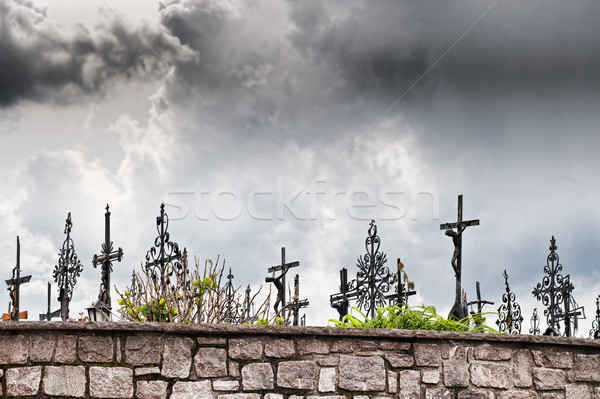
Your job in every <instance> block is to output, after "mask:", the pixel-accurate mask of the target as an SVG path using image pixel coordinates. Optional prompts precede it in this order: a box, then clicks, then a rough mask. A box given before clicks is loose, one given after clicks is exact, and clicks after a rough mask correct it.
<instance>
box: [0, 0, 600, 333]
mask: <svg viewBox="0 0 600 399" xmlns="http://www.w3.org/2000/svg"><path fill="white" fill-rule="evenodd" d="M599 21H600V3H598V2H597V1H596V0H589V1H585V0H584V1H579V2H577V3H575V4H574V3H569V4H567V3H564V2H561V1H555V0H552V1H548V0H544V1H541V0H539V1H537V0H536V1H530V2H526V3H523V2H521V1H516V0H505V1H491V0H490V1H474V0H470V1H457V2H438V1H421V2H403V1H402V2H398V1H378V2H367V1H331V2H326V3H324V2H321V1H313V0H306V1H302V2H296V1H288V2H284V1H280V0H277V1H271V0H268V1H260V2H257V1H251V0H250V1H237V0H234V1H216V0H207V1H204V0H198V1H188V0H168V1H162V2H155V1H148V0H139V1H137V0H136V1H129V2H126V3H123V2H117V1H114V0H99V1H92V2H85V3H82V2H78V1H73V0H60V1H59V0H53V1H52V2H48V3H42V2H40V1H37V0H34V1H29V0H28V1H25V0H0V140H1V142H2V145H1V146H0V171H1V176H2V180H3V182H2V188H1V189H0V216H1V220H2V222H3V223H2V224H3V228H2V229H1V230H0V263H1V264H2V265H3V266H2V269H1V270H3V275H4V276H5V277H4V278H5V279H8V278H10V276H11V271H12V268H13V267H14V264H15V247H16V242H15V238H16V236H17V235H20V236H21V264H22V272H23V273H24V274H32V275H33V278H32V280H31V282H30V283H28V284H26V285H24V286H23V287H22V289H21V302H22V309H26V310H29V316H30V319H37V315H38V313H40V312H44V311H45V310H46V284H47V281H52V271H53V269H54V265H55V264H56V262H57V259H58V255H57V253H58V251H59V248H60V246H61V245H62V242H63V240H64V238H65V237H64V234H63V229H64V222H65V218H66V216H67V213H68V212H72V219H73V231H72V237H73V239H74V243H75V249H76V251H77V253H78V255H79V257H80V259H81V260H82V262H83V265H84V270H83V272H82V275H81V279H80V280H79V282H78V284H77V286H76V287H75V293H74V297H73V302H72V304H71V315H72V316H76V315H77V313H78V312H82V311H84V309H85V308H86V307H87V306H89V305H90V304H91V302H92V301H95V300H96V298H97V292H98V289H99V280H100V271H99V270H97V269H94V268H93V267H92V264H91V259H92V257H93V255H94V254H96V253H98V252H99V251H100V244H101V243H102V241H103V237H104V231H103V225H104V207H105V206H106V204H107V203H109V204H110V207H111V212H112V227H113V230H112V239H113V241H114V244H115V246H120V247H122V248H123V249H124V252H125V256H124V259H123V261H122V262H121V263H118V264H115V265H114V273H113V275H112V283H113V284H115V285H116V286H117V287H120V288H124V287H125V286H127V285H129V283H130V278H131V277H130V276H131V272H132V270H133V269H138V270H139V268H140V265H141V263H142V261H143V260H144V257H145V255H146V252H147V250H148V249H149V248H150V247H151V246H152V245H153V242H154V238H155V237H156V235H157V232H156V229H155V218H156V216H157V215H158V213H159V206H160V203H161V202H163V201H164V202H165V203H166V204H167V212H168V214H169V216H170V217H171V223H170V225H169V231H170V233H171V238H172V239H173V240H174V241H176V242H178V243H179V245H180V246H181V247H187V249H188V252H189V253H190V254H191V255H195V256H197V257H198V258H199V259H201V260H202V261H204V259H215V258H216V257H217V255H220V256H221V259H223V258H225V259H226V266H227V267H231V268H232V271H233V274H234V275H235V280H234V281H235V283H236V285H244V286H245V285H246V284H251V285H252V287H253V289H257V288H258V286H259V285H261V284H264V278H265V277H266V276H267V268H268V267H269V266H272V265H275V264H278V263H279V261H280V248H281V247H282V246H285V247H286V250H287V259H288V260H289V261H295V260H298V261H299V262H300V267H299V268H297V269H293V270H292V271H291V272H292V274H295V273H296V272H298V273H300V284H301V296H302V297H303V298H308V299H309V301H310V307H309V309H308V310H307V323H308V324H311V325H326V324H327V322H328V319H330V318H335V317H336V316H337V314H336V312H335V310H334V309H332V308H330V307H329V295H330V294H333V293H335V292H337V290H338V285H339V277H338V276H339V269H340V268H341V267H346V268H348V270H349V274H350V276H354V275H355V273H356V271H357V268H356V266H355V265H356V258H357V257H358V256H362V255H363V254H364V253H365V248H364V242H365V238H366V237H367V230H368V227H369V222H370V220H371V219H375V220H376V222H377V225H378V232H379V235H380V237H381V250H382V251H383V252H385V253H386V254H387V258H388V265H389V266H390V268H391V269H392V270H393V269H394V268H395V263H396V259H397V258H401V259H402V261H403V263H404V264H405V266H406V271H407V273H408V275H409V277H410V278H411V279H412V280H414V281H415V284H416V290H417V291H418V295H417V296H416V297H413V298H411V300H410V303H411V304H413V305H417V304H426V305H434V306H436V307H437V309H438V311H439V312H440V313H441V314H443V315H446V314H447V313H448V311H449V310H450V307H451V306H452V303H453V300H454V296H453V295H454V294H453V293H454V274H453V271H452V268H451V265H450V259H451V257H452V252H453V245H452V241H451V239H450V238H449V237H446V236H445V235H444V232H443V231H440V227H439V225H440V224H441V223H445V222H451V221H454V220H455V219H456V207H457V196H458V195H459V194H463V195H464V218H465V219H480V221H481V224H480V226H478V227H470V228H468V229H467V230H466V231H465V233H464V235H463V285H464V288H465V289H466V291H467V294H468V297H469V299H470V300H471V299H473V298H474V296H475V282H476V281H480V282H481V287H482V293H483V296H484V299H487V300H491V301H495V303H496V305H494V306H493V307H487V308H486V310H495V309H496V308H497V306H499V305H500V302H501V296H502V294H503V292H504V280H503V277H502V272H503V270H504V269H506V270H507V272H508V274H509V283H510V285H511V289H512V291H513V292H514V293H515V295H516V297H517V301H518V302H520V304H521V305H522V307H523V313H524V317H525V320H524V323H523V332H526V331H528V329H529V327H530V326H529V318H530V317H531V312H532V310H533V308H534V307H538V308H539V309H540V310H539V312H540V314H541V313H542V312H541V308H542V305H541V304H540V303H538V302H537V301H535V299H534V298H533V295H532V294H531V291H532V290H533V288H534V286H535V285H536V284H537V283H538V282H541V281H542V278H543V274H544V272H543V268H544V265H545V264H546V257H547V255H548V253H549V251H548V247H549V244H550V238H551V236H552V235H554V236H555V237H556V239H557V245H558V251H557V252H558V254H559V256H560V260H561V263H562V264H563V267H564V269H563V273H564V274H570V275H571V280H572V282H573V283H574V285H575V291H574V297H575V299H576V300H577V302H578V303H579V304H580V305H584V306H585V308H586V315H587V318H588V319H587V320H586V321H585V322H583V323H582V326H581V328H580V331H579V334H578V335H584V336H587V334H588V332H589V328H590V326H591V320H592V319H593V318H594V316H595V300H596V297H597V295H599V294H600V272H599V269H600V268H599V266H600V200H599V199H600V185H599V183H598V172H599V171H600V157H599V156H598V152H599V150H600V135H599V127H600V112H599V110H600V22H599ZM288 281H292V279H291V278H290V279H288ZM52 295H53V299H54V302H53V304H52V307H53V309H55V308H58V306H59V305H58V302H57V301H56V300H55V299H56V296H57V292H56V286H54V287H53V292H52ZM113 301H116V296H115V295H114V294H113ZM8 303H9V297H8V292H6V294H5V295H4V296H2V297H0V308H1V309H6V308H7V307H8ZM492 324H493V323H492ZM545 325H546V324H545V321H543V322H542V328H545Z"/></svg>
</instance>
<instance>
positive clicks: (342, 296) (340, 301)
mask: <svg viewBox="0 0 600 399" xmlns="http://www.w3.org/2000/svg"><path fill="white" fill-rule="evenodd" d="M357 296H358V290H356V289H352V287H351V284H348V270H347V269H346V268H345V267H344V268H342V270H340V292H339V293H338V294H333V295H331V296H330V297H329V303H330V305H331V307H332V308H335V309H336V310H337V311H338V313H339V316H340V321H342V320H343V319H344V316H346V315H347V314H348V307H349V306H350V299H352V298H356V297H357Z"/></svg>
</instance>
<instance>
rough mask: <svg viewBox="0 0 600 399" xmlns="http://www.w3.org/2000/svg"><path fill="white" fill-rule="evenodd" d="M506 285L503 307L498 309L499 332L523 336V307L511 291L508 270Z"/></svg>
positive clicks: (505, 278) (505, 275) (505, 277)
mask: <svg viewBox="0 0 600 399" xmlns="http://www.w3.org/2000/svg"><path fill="white" fill-rule="evenodd" d="M504 284H505V285H506V292H505V293H504V294H503V295H502V305H500V307H499V308H498V320H496V324H497V325H498V330H499V331H500V332H504V331H508V333H509V334H521V323H522V322H523V316H522V315H521V305H519V304H518V303H517V301H516V297H515V294H514V292H511V291H510V286H509V285H508V273H506V269H504Z"/></svg>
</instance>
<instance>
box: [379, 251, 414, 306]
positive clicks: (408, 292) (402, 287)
mask: <svg viewBox="0 0 600 399" xmlns="http://www.w3.org/2000/svg"><path fill="white" fill-rule="evenodd" d="M397 263H398V274H396V277H395V279H396V280H397V282H398V285H396V288H395V289H394V291H395V292H394V293H393V294H389V295H386V296H385V299H388V300H389V301H390V302H389V303H390V304H395V305H398V306H402V305H404V304H405V303H404V302H405V301H406V302H407V303H408V297H410V296H413V295H417V291H415V290H414V289H412V288H413V286H412V284H414V283H412V282H409V281H407V280H406V283H404V282H402V276H403V274H402V270H403V269H404V264H403V263H402V262H401V261H400V258H398V261H397ZM404 276H406V274H404Z"/></svg>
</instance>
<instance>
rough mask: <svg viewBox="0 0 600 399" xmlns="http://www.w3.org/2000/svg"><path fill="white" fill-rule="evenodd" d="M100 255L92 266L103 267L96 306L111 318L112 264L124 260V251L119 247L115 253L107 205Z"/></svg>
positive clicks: (95, 256)
mask: <svg viewBox="0 0 600 399" xmlns="http://www.w3.org/2000/svg"><path fill="white" fill-rule="evenodd" d="M100 250H101V253H100V255H94V258H93V259H92V264H93V265H94V268H95V267H97V266H98V265H99V264H100V265H102V281H101V283H100V293H99V294H98V301H97V302H96V303H95V304H94V306H95V307H96V308H97V309H99V310H100V311H102V312H104V313H105V316H106V317H107V318H108V319H110V318H111V312H110V311H111V309H112V305H111V300H110V273H111V272H112V262H113V261H117V262H120V261H121V259H122V258H123V249H122V248H120V247H119V249H117V250H116V251H113V242H112V241H111V240H110V211H109V210H108V204H106V213H105V214H104V243H103V244H102V246H101V248H100Z"/></svg>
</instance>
